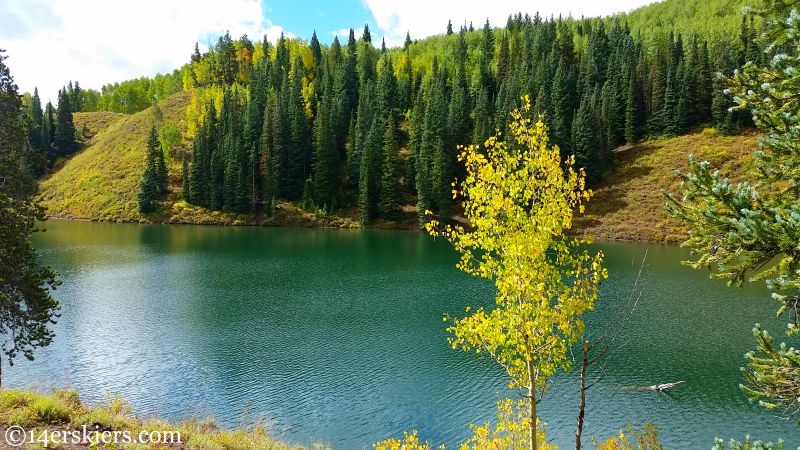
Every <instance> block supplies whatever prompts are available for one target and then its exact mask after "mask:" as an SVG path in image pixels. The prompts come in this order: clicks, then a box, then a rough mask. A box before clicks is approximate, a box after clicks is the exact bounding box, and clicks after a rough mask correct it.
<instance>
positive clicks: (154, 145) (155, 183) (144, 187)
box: [138, 126, 166, 213]
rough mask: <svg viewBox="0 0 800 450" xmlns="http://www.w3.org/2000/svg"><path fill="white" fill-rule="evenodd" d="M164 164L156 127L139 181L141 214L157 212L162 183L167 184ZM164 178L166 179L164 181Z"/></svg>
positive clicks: (152, 130) (151, 132)
mask: <svg viewBox="0 0 800 450" xmlns="http://www.w3.org/2000/svg"><path fill="white" fill-rule="evenodd" d="M159 154H161V158H160V163H161V164H162V165H161V167H159V158H158V155H159ZM163 162H164V152H163V151H162V150H161V145H160V144H159V142H158V133H157V132H156V128H155V126H153V127H152V128H151V129H150V135H149V137H148V139H147V153H146V158H145V166H144V173H142V179H141V180H140V181H139V194H138V203H139V212H141V213H151V212H153V211H155V210H156V207H157V205H158V203H157V199H158V196H159V194H162V192H160V189H161V187H162V183H163V184H166V168H164V166H163ZM162 176H163V177H164V179H163V180H162V178H161V177H162ZM165 190H166V188H165Z"/></svg>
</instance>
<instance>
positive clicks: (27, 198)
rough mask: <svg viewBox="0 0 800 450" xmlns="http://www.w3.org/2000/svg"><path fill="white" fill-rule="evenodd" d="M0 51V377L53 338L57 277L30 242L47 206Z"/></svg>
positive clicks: (19, 104) (17, 99)
mask: <svg viewBox="0 0 800 450" xmlns="http://www.w3.org/2000/svg"><path fill="white" fill-rule="evenodd" d="M5 59H6V56H5V54H4V51H2V50H0V112H2V114H0V382H1V381H2V368H3V362H4V361H3V360H4V359H5V360H6V361H7V362H8V363H9V364H13V363H14V358H15V357H17V356H18V355H22V356H25V358H27V359H33V352H34V350H35V349H36V348H38V347H44V346H47V345H48V344H50V342H51V341H52V340H53V332H52V331H51V330H50V329H49V325H50V324H51V323H54V322H55V320H56V318H57V317H58V308H59V305H58V301H57V300H56V299H54V298H53V297H52V295H51V294H50V292H51V289H55V288H56V286H58V284H59V282H58V281H57V280H56V273H55V272H54V271H53V270H52V269H50V268H49V267H43V266H40V265H39V264H38V262H37V257H36V251H35V250H34V249H33V246H32V245H31V242H30V236H31V233H33V232H34V231H37V222H38V221H41V220H44V209H43V208H42V207H41V206H40V205H39V204H38V203H37V201H36V200H35V198H34V195H35V193H36V180H35V178H34V171H35V167H36V166H35V164H36V160H35V155H34V152H32V151H31V150H30V146H29V145H28V134H27V132H26V131H27V130H26V123H25V114H24V109H23V105H22V101H21V98H20V95H19V93H18V92H17V85H16V84H14V78H13V77H12V76H11V71H10V70H9V68H8V66H6V64H5V62H4V61H5Z"/></svg>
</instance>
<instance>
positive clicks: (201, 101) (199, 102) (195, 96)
mask: <svg viewBox="0 0 800 450" xmlns="http://www.w3.org/2000/svg"><path fill="white" fill-rule="evenodd" d="M222 96H223V91H222V88H220V87H219V86H213V87H209V88H202V89H195V90H194V91H192V98H191V100H189V106H187V107H186V134H185V135H184V138H185V139H186V140H187V141H193V140H194V137H195V136H196V135H197V130H198V129H200V124H202V123H203V121H204V120H205V118H206V115H208V107H209V104H210V103H211V102H212V101H213V102H214V108H215V110H216V113H217V117H219V113H220V109H221V108H220V107H221V106H222Z"/></svg>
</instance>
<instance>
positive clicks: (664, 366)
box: [3, 221, 800, 449]
mask: <svg viewBox="0 0 800 450" xmlns="http://www.w3.org/2000/svg"><path fill="white" fill-rule="evenodd" d="M47 228H48V231H47V232H45V233H38V234H37V235H35V237H34V242H35V245H36V247H37V248H38V249H39V250H40V253H41V256H42V259H43V261H45V262H46V263H47V264H51V265H52V266H54V267H55V268H56V269H57V270H58V271H59V272H60V273H61V278H62V280H63V285H62V286H61V287H59V288H58V290H57V291H56V296H57V297H58V299H59V300H60V301H61V304H62V315H61V318H60V320H59V322H58V324H57V325H55V326H54V329H55V331H56V334H57V336H56V339H55V340H54V342H53V343H52V344H51V345H50V346H49V347H48V348H45V349H42V350H39V351H38V352H37V353H36V360H35V361H33V362H29V361H26V360H24V359H22V358H21V359H18V360H17V362H16V363H15V365H14V366H13V367H11V368H8V367H7V366H6V367H4V370H3V375H4V376H5V379H4V380H3V381H4V384H5V385H6V386H9V387H33V388H37V389H42V390H46V389H49V388H51V387H67V388H75V389H77V390H78V391H79V393H80V395H81V398H82V399H83V400H84V401H86V402H89V403H103V402H105V401H107V399H108V398H109V396H112V395H117V394H118V395H122V396H123V397H124V398H125V399H126V400H128V401H129V402H130V403H131V405H132V406H133V408H134V410H135V411H136V412H137V413H138V414H140V415H143V416H151V415H157V416H158V417H161V418H165V419H186V418H193V417H194V418H205V417H207V416H213V417H214V418H215V419H216V420H217V421H218V422H219V423H220V424H222V425H224V426H245V427H247V426H251V425H252V424H253V423H255V422H257V421H262V422H265V423H267V424H268V425H269V426H270V427H271V430H272V433H273V434H274V435H275V436H276V437H278V438H280V439H284V440H287V441H291V442H296V443H302V444H311V443H314V442H324V443H330V444H332V445H333V446H334V448H337V449H359V448H371V445H372V443H373V442H375V441H376V440H380V439H382V438H386V437H391V436H397V435H400V434H401V433H402V431H403V430H411V429H418V430H419V433H420V435H421V436H422V437H424V438H425V439H428V440H429V441H430V442H431V443H437V444H438V443H446V444H447V445H448V447H449V448H453V447H457V445H458V444H459V443H460V442H461V441H462V440H464V439H466V438H467V437H468V436H469V429H468V424H469V423H482V422H485V421H487V420H492V419H494V417H495V415H496V409H495V402H496V401H497V400H498V399H500V398H504V397H506V396H508V395H510V393H509V392H508V391H507V389H506V382H507V381H506V379H505V378H504V376H503V372H502V370H501V369H499V368H498V367H497V366H495V365H494V364H493V363H492V362H491V361H489V360H487V359H486V358H484V357H482V356H479V355H476V354H474V353H466V352H463V351H461V350H453V349H452V348H451V347H450V346H449V345H448V343H447V336H448V335H447V332H446V331H445V328H446V326H447V324H446V323H444V322H443V321H442V317H443V314H444V313H450V314H461V313H462V312H463V310H464V307H465V306H467V305H472V306H480V305H491V304H492V302H493V287H492V285H491V284H490V283H487V282H486V281H482V280H476V279H474V278H471V277H469V276H467V275H465V274H463V273H460V272H459V271H458V270H457V269H455V267H454V264H455V262H456V259H457V255H456V254H455V253H454V252H453V250H452V249H451V248H450V246H449V244H448V243H447V242H446V241H445V240H443V239H436V240H434V239H432V238H430V237H428V236H426V235H424V234H422V233H418V232H387V231H354V230H313V229H264V228H225V227H203V226H166V225H134V224H103V223H88V222H66V221H50V222H48V223H47ZM596 247H597V248H599V249H602V250H603V251H604V252H605V253H606V266H607V267H608V270H609V274H610V277H609V279H608V280H606V281H605V282H604V285H603V286H602V289H601V295H600V299H599V300H598V304H597V309H596V311H594V312H590V313H588V314H587V316H586V318H587V322H588V329H589V331H590V332H595V333H597V332H598V331H599V330H601V329H602V327H603V325H604V324H606V323H608V322H609V321H610V320H612V319H613V318H614V317H616V315H617V313H618V311H619V308H620V307H621V305H622V304H624V302H625V301H626V300H627V298H628V296H629V293H630V291H631V288H632V285H633V282H634V280H635V278H636V273H637V272H638V269H639V265H640V261H641V259H642V257H643V256H644V254H645V252H646V251H647V252H648V257H647V268H646V270H645V273H644V277H643V280H642V281H643V284H644V287H645V291H644V295H643V297H642V299H641V301H640V302H639V305H638V307H637V309H636V310H635V311H634V313H633V314H632V315H631V318H630V320H629V322H628V323H627V325H626V326H625V328H624V330H623V332H622V333H621V334H620V336H619V337H618V338H617V339H616V340H615V341H614V343H613V345H612V346H611V350H610V352H609V353H608V354H607V355H606V357H605V358H604V360H603V361H602V364H601V367H593V368H592V369H590V370H592V371H593V372H590V374H595V375H596V374H599V373H600V372H602V374H603V378H602V380H601V381H600V383H599V384H598V385H597V386H596V387H594V388H593V389H592V390H590V391H589V393H588V396H587V413H586V414H587V418H586V426H585V431H584V433H585V434H584V436H586V437H585V440H584V443H585V445H587V446H588V447H591V446H590V444H591V437H596V438H598V439H600V438H607V437H609V436H612V435H614V434H616V432H617V430H619V429H621V428H624V427H625V426H626V424H628V423H642V422H652V423H654V424H656V425H657V426H658V427H659V430H660V435H661V440H662V441H663V443H664V444H665V445H666V447H667V448H675V449H688V448H710V447H711V445H712V444H713V439H714V437H716V436H719V437H723V438H725V439H726V440H727V439H728V438H731V437H736V438H739V439H742V438H743V437H744V435H745V434H747V433H750V434H752V435H753V436H754V437H757V438H761V439H770V440H777V439H778V438H779V437H783V438H784V440H786V441H787V444H789V445H787V448H791V447H793V446H798V445H800V431H799V430H798V428H797V426H795V425H794V422H793V421H785V420H782V419H780V418H776V417H775V416H774V414H773V413H771V412H767V411H764V410H762V409H761V408H759V407H758V406H756V405H753V404H751V403H750V402H749V401H748V400H747V398H746V397H745V395H744V394H743V393H742V392H741V391H740V389H739V388H738V384H739V383H740V382H741V381H742V377H741V373H740V370H739V367H740V366H742V364H743V361H744V359H743V354H744V353H745V352H747V351H749V350H751V349H753V348H755V342H754V340H753V337H752V332H751V329H752V327H753V325H754V323H756V322H760V323H762V324H764V325H765V326H767V328H770V329H771V330H773V331H774V332H775V335H776V336H780V335H781V331H782V329H783V326H784V324H783V323H782V322H781V321H778V320H775V319H774V318H773V316H774V312H775V305H774V304H773V302H772V301H771V300H770V299H769V295H768V292H767V291H766V290H765V288H764V287H763V285H760V284H759V285H754V286H748V287H745V288H742V289H736V288H728V287H726V286H725V284H724V283H723V282H720V281H711V280H709V279H708V278H707V273H705V272H702V271H693V270H690V269H688V268H686V267H683V266H681V264H680V260H681V259H684V258H686V257H687V253H686V251H684V250H682V249H680V248H676V247H669V246H658V245H643V244H623V243H600V244H597V245H596ZM575 356H576V357H577V356H578V354H577V353H576V355H575ZM677 380H684V381H685V383H684V384H683V385H681V386H678V387H677V388H675V389H673V390H671V391H669V392H661V393H659V392H641V391H636V390H632V389H630V387H631V386H641V385H651V384H656V383H664V382H671V381H677ZM577 390H578V382H577V373H576V372H575V371H573V372H571V373H568V374H566V375H559V376H557V377H556V378H555V379H554V380H553V383H552V387H551V389H550V391H549V393H548V395H547V396H546V397H545V400H544V401H543V402H542V403H541V404H540V412H541V414H542V416H543V419H544V420H545V421H546V422H547V435H548V437H549V439H550V440H551V441H552V442H554V443H556V444H559V445H560V446H561V447H562V448H570V447H571V446H572V445H573V443H574V429H575V422H576V415H577V403H578V400H577ZM514 395H515V394H514Z"/></svg>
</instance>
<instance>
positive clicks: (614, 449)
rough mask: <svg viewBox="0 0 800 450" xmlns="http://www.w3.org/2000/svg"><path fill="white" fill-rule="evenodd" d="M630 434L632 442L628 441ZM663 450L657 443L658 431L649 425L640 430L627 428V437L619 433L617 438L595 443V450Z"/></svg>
mask: <svg viewBox="0 0 800 450" xmlns="http://www.w3.org/2000/svg"><path fill="white" fill-rule="evenodd" d="M631 434H632V435H633V442H631V440H630V436H631ZM634 445H635V446H634ZM663 448H664V447H662V446H661V444H659V443H658V430H657V429H656V427H655V426H654V425H653V424H649V423H646V424H644V426H643V427H642V428H641V429H640V430H634V429H632V428H630V427H629V428H628V434H627V435H626V434H625V432H623V431H620V432H619V436H616V437H613V438H608V439H606V440H605V441H604V442H602V443H597V442H596V443H595V449H596V450H663Z"/></svg>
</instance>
